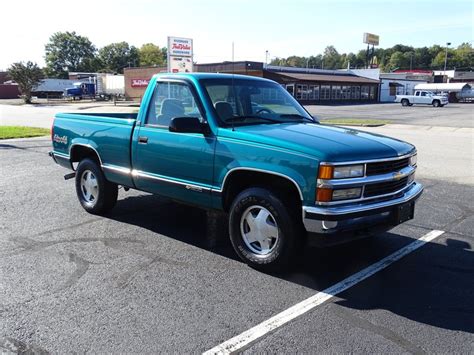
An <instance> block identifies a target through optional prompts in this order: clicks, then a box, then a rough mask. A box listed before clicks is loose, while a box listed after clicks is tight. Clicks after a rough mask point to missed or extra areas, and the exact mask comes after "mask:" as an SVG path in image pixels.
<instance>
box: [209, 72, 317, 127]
mask: <svg viewBox="0 0 474 355" xmlns="http://www.w3.org/2000/svg"><path fill="white" fill-rule="evenodd" d="M201 83H202V85H203V86H204V88H205V89H206V91H207V94H208V95H209V98H210V100H211V102H212V105H213V106H214V108H215V110H216V114H217V117H218V118H219V119H220V122H219V124H220V125H221V126H224V127H228V126H231V125H232V126H238V125H251V124H276V123H286V122H302V121H303V122H315V121H314V119H313V118H312V117H311V116H310V115H309V114H308V113H307V112H306V111H305V109H304V108H303V107H301V105H300V104H299V103H298V102H297V101H296V100H295V99H294V98H293V97H292V96H291V95H290V94H289V93H288V92H287V91H286V90H285V89H283V88H282V87H281V86H280V85H278V84H277V83H273V82H269V81H261V80H252V79H240V78H239V79H232V78H225V79H206V80H201Z"/></svg>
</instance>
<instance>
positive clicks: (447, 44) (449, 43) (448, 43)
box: [444, 42, 451, 75]
mask: <svg viewBox="0 0 474 355" xmlns="http://www.w3.org/2000/svg"><path fill="white" fill-rule="evenodd" d="M450 45H451V42H446V54H445V56H444V75H446V64H447V63H448V47H449V46H450Z"/></svg>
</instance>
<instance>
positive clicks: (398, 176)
mask: <svg viewBox="0 0 474 355" xmlns="http://www.w3.org/2000/svg"><path fill="white" fill-rule="evenodd" d="M403 176H404V175H403V174H402V173H401V172H399V171H397V172H396V173H393V179H394V180H400V179H401V178H402V177H403Z"/></svg>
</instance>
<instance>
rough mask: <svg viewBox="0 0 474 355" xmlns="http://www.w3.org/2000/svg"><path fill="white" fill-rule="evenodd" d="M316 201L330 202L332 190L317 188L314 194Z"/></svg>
mask: <svg viewBox="0 0 474 355" xmlns="http://www.w3.org/2000/svg"><path fill="white" fill-rule="evenodd" d="M316 201H318V202H330V201H332V189H328V188H325V187H319V188H318V189H317V192H316Z"/></svg>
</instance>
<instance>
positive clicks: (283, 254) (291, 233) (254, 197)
mask: <svg viewBox="0 0 474 355" xmlns="http://www.w3.org/2000/svg"><path fill="white" fill-rule="evenodd" d="M288 207H289V206H288ZM298 225H299V224H298V222H297V221H296V219H295V217H293V216H292V215H291V214H290V213H288V210H287V207H285V205H284V204H283V202H282V200H280V199H279V198H278V197H277V196H276V195H275V194H274V193H272V192H271V191H269V190H266V189H263V188H249V189H247V190H244V191H243V192H241V193H240V194H239V195H238V196H237V197H236V198H235V200H234V202H233V204H232V206H231V209H230V219H229V234H230V239H231V242H232V246H233V247H234V250H235V251H236V253H237V254H238V255H239V257H240V258H241V259H242V260H243V261H244V262H246V263H247V264H248V265H250V266H251V267H254V268H256V269H259V270H263V271H277V270H282V269H283V268H284V267H286V266H288V265H289V263H290V261H291V260H292V258H293V256H294V255H295V254H296V251H297V246H298V244H299V242H300V241H301V235H299V232H300V231H301V228H298Z"/></svg>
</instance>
